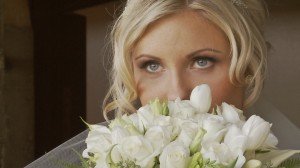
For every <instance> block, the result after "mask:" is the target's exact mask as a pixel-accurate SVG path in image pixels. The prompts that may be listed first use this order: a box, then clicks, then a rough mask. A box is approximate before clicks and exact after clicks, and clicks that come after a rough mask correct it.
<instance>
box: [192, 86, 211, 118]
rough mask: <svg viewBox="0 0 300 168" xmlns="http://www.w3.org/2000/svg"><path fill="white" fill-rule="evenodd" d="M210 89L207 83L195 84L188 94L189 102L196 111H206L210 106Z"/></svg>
mask: <svg viewBox="0 0 300 168" xmlns="http://www.w3.org/2000/svg"><path fill="white" fill-rule="evenodd" d="M211 100H212V96H211V90H210V87H209V86H208V85H207V84H202V85H199V86H196V87H195V88H194V89H193V91H192V93H191V96H190V101H191V104H192V105H193V106H194V107H195V108H196V110H197V112H198V113H207V112H208V111H209V109H210V106H211Z"/></svg>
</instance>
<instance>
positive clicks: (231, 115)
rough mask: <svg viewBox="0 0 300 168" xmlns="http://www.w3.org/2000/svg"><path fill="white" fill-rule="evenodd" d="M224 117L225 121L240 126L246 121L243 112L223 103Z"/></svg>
mask: <svg viewBox="0 0 300 168" xmlns="http://www.w3.org/2000/svg"><path fill="white" fill-rule="evenodd" d="M222 116H223V118H224V120H225V121H227V122H229V123H232V124H238V123H240V122H241V121H242V120H244V119H245V117H244V116H243V112H242V111H241V110H239V109H237V108H235V107H234V106H232V105H229V104H227V103H222Z"/></svg>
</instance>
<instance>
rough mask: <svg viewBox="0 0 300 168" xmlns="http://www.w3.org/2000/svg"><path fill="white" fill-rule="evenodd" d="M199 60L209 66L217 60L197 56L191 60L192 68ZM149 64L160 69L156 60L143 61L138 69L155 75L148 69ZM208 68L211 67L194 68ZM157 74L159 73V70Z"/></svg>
mask: <svg viewBox="0 0 300 168" xmlns="http://www.w3.org/2000/svg"><path fill="white" fill-rule="evenodd" d="M199 60H206V61H208V63H211V64H213V63H215V62H217V60H216V59H215V58H212V57H210V56H198V57H194V58H193V61H192V67H194V66H195V65H196V64H197V61H199ZM151 64H156V65H158V66H160V67H159V68H161V64H160V63H159V62H158V61H156V60H148V61H145V62H143V63H142V64H141V65H140V68H141V69H144V70H146V71H147V72H149V73H156V71H155V72H152V71H150V70H149V69H148V68H149V66H150V65H151ZM198 66H199V65H198ZM210 66H212V65H209V66H208V67H204V68H199V67H196V68H197V69H205V68H209V67H210ZM157 72H159V70H158V71H157Z"/></svg>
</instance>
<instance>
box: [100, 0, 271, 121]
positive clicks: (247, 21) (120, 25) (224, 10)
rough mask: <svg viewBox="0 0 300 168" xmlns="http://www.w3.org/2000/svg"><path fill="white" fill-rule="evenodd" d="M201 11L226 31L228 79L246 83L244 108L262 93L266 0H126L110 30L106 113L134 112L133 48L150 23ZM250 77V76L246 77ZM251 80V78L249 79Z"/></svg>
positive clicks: (265, 49) (104, 110)
mask: <svg viewBox="0 0 300 168" xmlns="http://www.w3.org/2000/svg"><path fill="white" fill-rule="evenodd" d="M187 9H189V10H193V11H195V12H199V14H201V15H202V16H204V17H206V18H207V19H208V20H210V21H211V22H212V23H214V24H216V25H217V26H218V27H219V28H220V29H221V30H223V32H224V33H225V34H226V36H227V38H228V40H229V42H230V46H231V56H232V58H231V65H230V69H229V76H230V80H231V82H232V83H233V84H235V85H244V84H246V83H247V84H246V85H247V88H246V98H245V101H244V107H248V106H250V105H251V104H252V103H253V102H255V100H256V99H257V98H258V96H259V94H260V92H261V90H262V87H263V81H264V75H265V70H266V59H267V47H266V43H265V40H264V37H263V26H264V21H265V18H266V14H267V12H266V7H265V4H264V2H263V0H250V1H249V0H248V1H246V0H128V1H127V4H126V6H125V8H124V10H123V13H122V14H121V15H120V16H119V18H118V19H117V20H116V22H115V24H114V27H113V29H112V33H111V36H112V37H111V39H112V47H113V67H112V70H111V74H110V76H111V87H110V90H109V91H108V94H107V96H106V98H105V101H104V104H103V107H104V109H103V113H104V116H105V118H106V119H107V120H108V118H107V114H108V112H110V111H115V112H116V114H117V115H120V114H124V113H133V112H135V110H136V109H135V107H134V106H133V102H134V101H135V100H137V98H138V95H137V92H136V87H135V81H134V77H133V67H132V61H131V50H132V48H133V46H134V45H135V43H136V42H137V41H138V40H139V39H140V38H141V37H142V36H143V33H144V32H145V30H146V29H147V27H148V26H149V25H150V24H152V23H153V22H155V21H156V20H158V19H160V18H162V17H164V16H167V15H170V14H172V13H176V12H180V11H182V10H187ZM246 78H247V80H246ZM245 81H247V82H245Z"/></svg>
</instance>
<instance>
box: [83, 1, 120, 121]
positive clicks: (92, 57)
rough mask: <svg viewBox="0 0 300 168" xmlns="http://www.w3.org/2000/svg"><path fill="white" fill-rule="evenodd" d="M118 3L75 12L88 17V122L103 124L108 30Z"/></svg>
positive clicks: (108, 52) (106, 87)
mask: <svg viewBox="0 0 300 168" xmlns="http://www.w3.org/2000/svg"><path fill="white" fill-rule="evenodd" d="M116 7H118V4H117V2H111V3H106V4H103V5H99V6H95V7H92V8H88V9H84V10H80V11H77V13H79V14H82V15H84V16H86V18H87V65H86V67H87V75H86V76H87V81H86V82H87V83H86V86H87V95H86V97H87V102H86V103H87V121H88V122H89V123H98V122H101V121H104V118H103V114H102V102H103V98H104V96H105V95H106V92H107V89H108V79H107V75H108V71H107V70H108V69H109V68H110V67H109V65H108V64H107V59H108V57H109V56H110V51H111V48H110V45H109V35H108V34H109V30H110V25H111V24H112V21H113V15H114V11H115V8H116Z"/></svg>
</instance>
